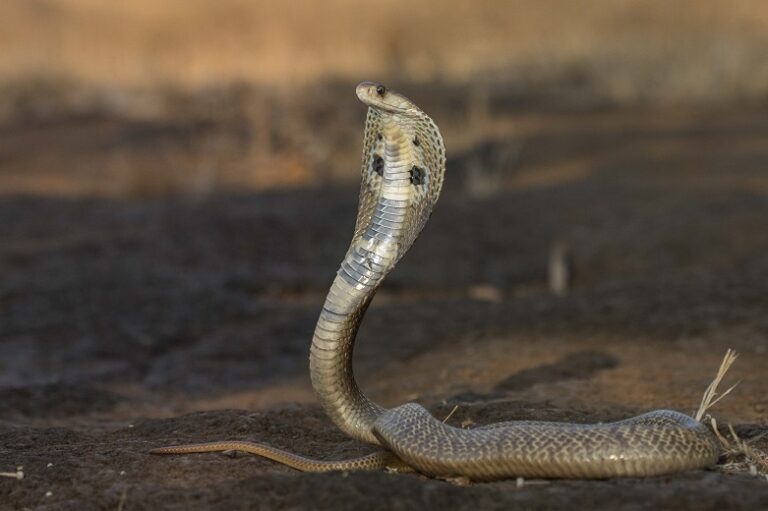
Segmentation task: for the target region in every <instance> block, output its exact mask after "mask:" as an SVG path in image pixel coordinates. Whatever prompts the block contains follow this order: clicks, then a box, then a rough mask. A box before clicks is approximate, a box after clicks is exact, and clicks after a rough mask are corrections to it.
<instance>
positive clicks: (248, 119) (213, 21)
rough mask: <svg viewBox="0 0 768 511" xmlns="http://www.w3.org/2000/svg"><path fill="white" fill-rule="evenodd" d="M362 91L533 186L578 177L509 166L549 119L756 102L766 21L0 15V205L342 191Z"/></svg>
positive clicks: (610, 13) (12, 8) (439, 5)
mask: <svg viewBox="0 0 768 511" xmlns="http://www.w3.org/2000/svg"><path fill="white" fill-rule="evenodd" d="M364 79H367V80H375V81H381V82H385V83H386V84H388V85H390V86H395V87H398V88H399V89H401V91H402V92H404V93H405V94H406V95H409V96H411V97H412V98H413V99H414V100H415V101H416V102H417V104H419V105H422V107H423V108H425V109H426V110H427V112H429V113H431V114H432V116H433V117H435V118H436V119H437V121H438V123H439V125H440V126H441V127H442V128H443V131H444V135H445V137H446V142H447V145H448V149H449V154H450V155H451V156H453V157H455V156H457V155H458V154H460V153H462V152H464V151H466V150H468V149H471V148H473V147H477V146H478V144H482V143H484V142H488V141H490V140H499V139H503V140H506V141H511V142H510V144H511V145H510V147H506V148H504V149H503V150H502V151H500V153H499V154H496V155H495V157H496V160H497V161H495V162H492V164H491V165H490V166H488V165H484V166H482V168H480V167H478V168H477V169H475V170H474V171H473V172H475V171H476V172H479V173H481V174H482V173H490V174H493V176H492V179H495V180H498V181H500V182H504V184H508V185H509V184H513V183H514V182H518V184H519V183H520V182H523V183H528V182H529V181H530V180H535V181H540V180H550V181H551V180H553V179H562V178H563V177H564V175H565V174H567V175H570V176H573V175H574V174H579V175H580V174H583V173H584V172H585V171H586V170H585V169H584V168H583V164H584V162H583V161H582V162H581V163H579V162H577V161H574V160H573V159H571V160H570V161H569V162H568V163H566V164H564V165H565V167H568V168H562V165H561V166H560V167H558V168H557V169H556V168H555V167H554V166H552V165H546V164H544V165H539V164H540V163H541V162H525V161H521V160H520V159H519V157H520V155H519V154H518V152H519V150H520V149H521V148H522V147H520V146H519V145H518V144H522V145H523V146H524V145H525V139H526V137H529V136H533V135H535V134H537V133H541V132H542V131H551V130H549V127H550V126H551V125H552V124H553V123H554V124H558V123H560V122H564V123H565V124H568V123H569V122H570V121H569V120H567V119H571V120H573V119H578V118H576V117H570V116H567V115H566V116H563V115H561V114H567V113H574V112H579V113H583V112H589V113H590V114H594V113H595V112H597V111H600V112H607V111H616V110H618V109H622V110H627V109H631V110H632V111H633V112H638V111H640V110H642V111H645V112H655V114H654V115H653V117H654V118H653V119H648V117H647V116H643V115H642V114H636V115H634V114H633V115H632V118H631V120H629V119H611V120H609V121H605V122H612V123H616V124H617V125H621V126H624V127H626V125H627V124H633V125H637V124H638V123H639V124H641V125H643V126H644V127H645V126H650V125H652V126H653V127H651V128H649V129H656V127H655V126H657V124H654V123H664V124H665V125H666V126H664V127H659V129H666V128H667V127H669V126H672V125H676V124H680V123H686V122H688V123H695V124H697V126H698V127H699V128H703V126H701V124H702V123H701V122H698V121H692V120H685V119H681V118H680V115H681V114H680V112H679V111H678V110H677V109H678V108H679V107H681V106H682V105H685V106H686V112H688V113H690V112H691V111H693V109H692V107H697V108H706V109H712V108H717V107H722V106H723V105H727V106H730V105H747V104H748V105H755V106H756V107H761V106H763V107H764V105H765V101H766V98H768V6H766V5H765V2H762V1H760V0H735V1H726V0H681V1H678V2H667V1H663V0H650V1H632V0H624V1H618V2H616V1H606V0H587V1H584V2H578V3H574V2H569V1H567V0H547V1H543V2H542V1H537V0H521V1H518V2H505V1H496V0H484V1H479V2H461V1H454V0H444V1H425V2H412V1H407V0H385V1H381V2H377V4H376V5H375V6H372V5H369V4H368V3H367V2H355V1H350V0H329V1H326V2H287V3H281V2H269V1H261V0H222V1H218V2H207V1H204V0H187V1H185V0H167V1H163V2H154V1H149V0H136V1H133V2H127V3H126V2H119V3H114V2H106V3H105V2H101V1H98V0H6V1H4V2H3V4H2V6H0V123H1V124H0V125H1V126H2V134H3V136H2V139H0V190H2V192H3V193H5V194H8V193H33V194H46V195H67V196H84V195H85V196H94V195H97V196H112V197H126V196H146V195H157V194H168V193H177V192H178V193H189V194H198V195H200V194H203V195H205V194H210V193H212V192H214V191H217V190H222V189H224V190H226V189H237V190H243V189H257V190H258V189H264V188H274V187H293V186H310V185H318V184H324V183H329V182H336V181H341V182H347V181H352V180H355V179H357V174H356V172H355V171H354V170H355V168H356V167H357V165H358V160H359V154H358V152H359V147H360V140H361V131H362V130H361V127H362V126H361V122H360V119H361V118H362V117H363V115H364V112H363V108H361V106H360V105H358V104H357V103H356V99H355V96H354V90H353V88H354V85H355V84H356V83H358V82H359V81H362V80H364ZM579 122H583V123H584V124H585V126H587V125H591V123H592V122H593V116H588V118H587V119H585V120H583V121H579ZM595 122H597V121H595ZM601 122H602V121H601ZM615 127H616V126H614V128H615ZM637 142H638V141H637V140H634V141H633V143H637ZM42 148H44V150H41V149H42ZM614 149H616V148H615V147H612V148H603V147H600V148H596V147H592V148H590V151H589V155H585V154H578V155H577V154H572V155H570V156H573V157H575V158H576V159H583V158H585V157H588V158H600V157H602V156H605V155H604V154H603V153H604V151H605V150H609V151H610V150H614ZM655 149H658V150H673V149H672V148H669V147H666V148H665V149H659V148H655ZM452 163H453V165H451V168H452V169H456V168H457V167H458V165H456V163H455V161H453V162H452ZM485 163H488V162H485ZM515 173H517V174H518V175H517V176H516V177H515V176H513V174H515ZM498 174H501V175H498ZM555 174H557V176H555ZM476 178H477V176H470V178H469V179H470V181H471V180H472V179H476ZM483 181H485V178H483ZM465 184H466V186H468V187H469V188H470V189H472V187H473V186H475V185H477V183H476V182H466V183H465ZM479 186H481V187H483V186H486V187H488V186H487V184H485V185H484V184H480V185H479ZM488 188H493V189H495V188H496V186H495V185H494V186H490V187H488Z"/></svg>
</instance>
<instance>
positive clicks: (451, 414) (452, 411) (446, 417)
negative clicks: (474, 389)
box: [443, 405, 459, 424]
mask: <svg viewBox="0 0 768 511" xmlns="http://www.w3.org/2000/svg"><path fill="white" fill-rule="evenodd" d="M458 409H459V405H455V406H454V407H453V410H451V413H449V414H448V415H446V416H445V419H443V424H445V423H446V422H448V419H450V418H451V417H452V416H453V414H454V413H456V410H458Z"/></svg>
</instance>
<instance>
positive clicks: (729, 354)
mask: <svg viewBox="0 0 768 511" xmlns="http://www.w3.org/2000/svg"><path fill="white" fill-rule="evenodd" d="M738 356H739V354H738V353H736V352H735V351H733V350H732V349H730V348H729V349H728V350H727V351H726V352H725V356H724V357H723V361H722V362H721V363H720V367H719V368H718V370H717V374H716V375H715V379H714V380H712V383H710V384H709V386H708V387H707V390H705V391H704V395H703V396H702V398H701V403H700V404H699V409H698V410H697V411H696V417H695V418H696V420H697V421H701V419H702V418H703V417H704V414H705V413H707V411H708V410H709V409H710V408H712V407H713V406H715V404H717V402H718V401H720V400H721V399H723V398H724V397H725V396H727V395H728V394H729V393H730V392H731V391H732V390H733V389H734V388H736V385H738V382H737V383H735V384H733V385H732V386H731V387H730V388H729V389H728V390H726V391H725V392H723V393H722V394H720V395H718V394H717V387H718V386H719V385H720V382H722V381H723V378H724V377H725V373H727V372H728V369H730V367H731V365H733V363H734V362H735V361H736V359H737V358H738Z"/></svg>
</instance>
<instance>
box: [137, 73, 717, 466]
mask: <svg viewBox="0 0 768 511" xmlns="http://www.w3.org/2000/svg"><path fill="white" fill-rule="evenodd" d="M357 96H358V98H359V99H360V101H362V102H363V103H364V104H366V105H367V106H368V115H367V119H366V125H365V136H364V142H363V164H362V184H361V188H360V199H359V207H358V212H357V222H356V224H355V231H354V235H353V237H352V242H351V243H350V246H349V248H348V250H347V253H346V255H345V256H344V259H343V261H342V262H341V267H340V268H339V270H338V272H337V274H336V277H335V279H334V281H333V284H332V285H331V289H330V291H329V292H328V295H327V297H326V299H325V303H324V305H323V309H322V311H321V312H320V317H319V319H318V321H317V326H316V328H315V333H314V336H313V338H312V346H311V349H310V363H309V366H310V375H311V379H312V385H313V387H314V390H315V393H316V394H317V397H318V399H319V401H320V404H321V405H322V407H323V409H324V410H325V412H326V413H327V414H328V416H329V417H330V418H331V420H332V421H333V422H334V423H335V424H336V425H337V426H338V427H339V428H340V429H341V430H342V431H344V432H345V433H346V434H347V435H349V436H351V437H353V438H356V439H358V440H361V441H363V442H368V443H371V444H376V445H379V446H381V447H382V449H381V450H380V451H377V452H374V453H373V454H370V455H367V456H363V457H361V458H355V459H351V460H344V461H319V460H312V459H309V458H306V457H303V456H299V455H296V454H292V453H289V452H287V451H284V450H281V449H277V448H274V447H270V446H268V445H264V444H259V443H254V442H243V441H224V442H210V443H203V444H188V445H180V446H170V447H161V448H158V449H154V450H153V451H152V452H153V453H155V454H184V453H192V452H211V451H224V450H242V451H247V452H252V453H255V454H258V455H261V456H265V457H267V458H270V459H273V460H276V461H279V462H281V463H284V464H286V465H289V466H291V467H294V468H297V469H300V470H305V471H330V470H381V469H384V468H390V469H395V470H399V471H411V470H415V471H418V472H421V473H423V474H426V475H429V476H438V477H456V476H462V477H467V478H470V479H473V480H492V479H501V478H508V477H542V478H606V477H614V476H651V475H658V474H667V473H674V472H681V471H686V470H691V469H696V468H703V467H707V466H710V465H713V464H714V463H715V462H716V461H717V458H718V456H719V453H720V448H719V444H718V442H717V440H716V439H715V437H714V435H713V434H712V433H711V432H710V431H709V429H707V427H706V426H704V425H703V424H702V423H700V422H698V421H696V420H695V419H693V418H691V417H689V416H687V415H684V414H682V413H679V412H675V411H670V410H656V411H652V412H649V413H646V414H643V415H639V416H637V417H633V418H630V419H626V420H623V421H619V422H612V423H605V424H574V423H563V422H538V421H511V422H503V423H498V424H491V425H488V426H484V427H479V428H475V429H460V428H455V427H452V426H449V425H446V424H443V423H442V422H441V421H438V420H437V419H435V418H434V417H432V415H430V413H429V412H428V411H427V410H426V409H424V408H423V407H422V406H420V405H418V404H415V403H407V404H404V405H401V406H398V407H396V408H392V409H385V408H383V407H381V406H379V405H378V404H376V403H374V402H373V401H371V400H370V399H368V398H367V397H366V396H365V394H364V393H363V392H362V391H361V390H360V388H359V386H358V385H357V383H356V381H355V378H354V372H353V368H352V352H353V348H354V343H355V337H356V334H357V332H358V329H359V327H360V324H361V321H362V319H363V316H364V314H365V311H366V309H367V308H368V306H369V305H370V303H371V300H372V299H373V296H374V294H375V293H376V290H377V289H378V288H379V286H380V285H381V284H382V282H383V281H384V279H385V277H386V276H387V274H388V273H389V272H390V271H391V270H392V269H393V268H394V267H395V265H396V264H397V262H398V261H399V260H400V258H401V257H403V255H404V254H405V253H406V252H407V251H408V249H409V248H410V246H411V245H412V244H413V242H414V241H415V239H416V238H417V237H418V235H419V233H420V232H421V230H422V228H423V227H424V225H425V224H426V222H427V219H428V218H429V216H430V214H431V212H432V209H433V207H434V206H435V203H436V202H437V199H438V197H439V195H440V190H441V188H442V184H443V177H444V174H445V146H444V144H443V138H442V136H441V134H440V131H439V130H438V128H437V125H436V124H435V123H434V121H433V120H432V119H431V118H430V117H429V116H428V115H427V114H425V113H424V112H423V111H422V110H421V109H420V108H418V107H417V106H416V105H415V104H414V103H413V102H412V101H410V100H409V99H408V98H406V97H405V96H403V95H402V94H399V93H397V92H396V91H394V90H391V89H387V88H386V87H384V86H383V85H381V84H377V83H371V82H363V83H361V84H360V85H358V86H357Z"/></svg>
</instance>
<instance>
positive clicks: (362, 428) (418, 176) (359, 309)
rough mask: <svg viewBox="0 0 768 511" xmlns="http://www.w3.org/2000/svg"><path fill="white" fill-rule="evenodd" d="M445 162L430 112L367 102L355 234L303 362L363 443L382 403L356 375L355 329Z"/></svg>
mask: <svg viewBox="0 0 768 511" xmlns="http://www.w3.org/2000/svg"><path fill="white" fill-rule="evenodd" d="M444 170H445V158H444V148H443V145H442V138H441V137H440V136H439V132H438V131H437V127H436V126H435V125H434V123H433V122H432V121H431V119H429V118H428V117H427V116H426V115H422V116H421V117H420V118H418V119H413V118H403V117H398V116H395V115H389V114H386V113H382V112H379V111H377V110H376V109H374V108H371V109H370V110H369V113H368V119H367V121H366V133H365V140H364V148H363V168H362V186H361V190H360V205H359V208H358V216H357V224H356V226H355V234H354V236H353V239H352V243H351V244H350V247H349V249H348V250H347V253H346V255H345V256H344V260H343V261H342V263H341V267H340V268H339V270H338V272H337V274H336V278H335V279H334V281H333V284H332V285H331V289H330V291H329V292H328V296H327V297H326V299H325V304H324V305H323V310H322V311H321V313H320V318H319V319H318V321H317V326H316V328H315V333H314V336H313V338H312V347H311V350H310V364H309V366H310V376H311V378H312V386H313V387H314V390H315V393H316V394H317V397H318V400H319V401H320V404H321V405H322V407H323V408H324V410H325V412H326V413H327V414H328V416H329V417H330V418H331V420H333V422H334V423H335V424H336V425H337V426H338V427H339V428H340V429H341V430H342V431H344V432H345V433H347V434H348V435H349V436H351V437H353V438H356V439H359V440H362V441H365V442H368V443H373V444H379V443H380V442H379V440H378V438H377V437H376V436H375V435H374V433H373V424H374V422H375V421H376V419H377V418H378V417H379V416H380V415H381V414H382V413H383V412H384V411H385V410H384V408H382V407H381V406H379V405H377V404H376V403H374V402H373V401H371V400H370V399H368V398H367V397H366V396H365V395H364V394H363V393H362V391H361V390H360V388H359V387H358V385H357V382H356V381H355V377H354V373H353V370H352V353H353V348H354V343H355V337H356V335H357V332H358V329H359V327H360V323H361V322H362V319H363V315H364V314H365V311H366V310H367V308H368V306H369V305H370V302H371V300H372V299H373V296H374V294H375V293H376V290H377V289H378V287H379V286H380V285H381V283H382V282H383V280H384V278H385V277H386V275H387V274H388V273H389V272H390V271H391V270H392V269H393V268H394V267H395V265H396V264H397V262H398V261H399V260H400V258H401V257H402V256H403V255H404V254H405V252H406V251H407V250H408V248H409V247H410V246H411V244H412V243H413V241H414V240H415V239H416V237H417V236H418V234H419V232H420V231H421V229H422V227H423V226H424V224H425V223H426V219H427V218H429V213H430V212H431V209H432V206H433V205H434V202H435V201H436V200H437V197H438V195H439V192H440V187H441V185H442V178H443V172H444Z"/></svg>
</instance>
